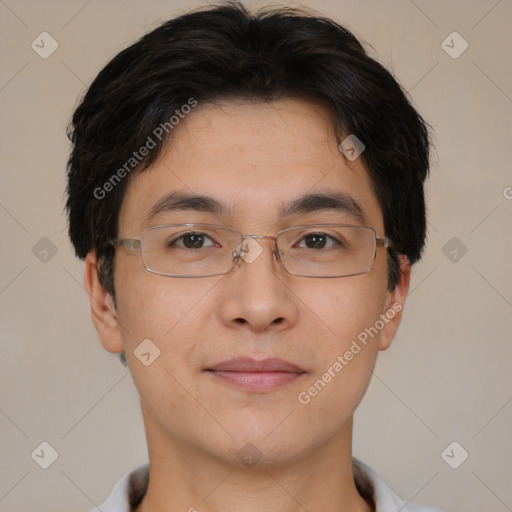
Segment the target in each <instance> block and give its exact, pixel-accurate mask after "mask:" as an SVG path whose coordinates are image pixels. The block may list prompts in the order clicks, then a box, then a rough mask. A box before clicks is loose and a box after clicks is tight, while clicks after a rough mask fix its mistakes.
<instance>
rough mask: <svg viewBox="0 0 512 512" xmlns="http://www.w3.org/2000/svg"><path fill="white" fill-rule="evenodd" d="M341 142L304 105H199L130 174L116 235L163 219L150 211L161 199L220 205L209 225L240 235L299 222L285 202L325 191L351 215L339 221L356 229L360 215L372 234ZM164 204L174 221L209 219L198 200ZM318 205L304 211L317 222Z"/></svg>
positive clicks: (362, 186)
mask: <svg viewBox="0 0 512 512" xmlns="http://www.w3.org/2000/svg"><path fill="white" fill-rule="evenodd" d="M345 136H346V134H342V133H337V132H336V129H335V125H334V122H333V119H332V115H331V113H330V112H329V111H328V110H327V109H326V108H325V107H323V106H322V105H319V104H317V103H313V102H306V101H304V100H297V99H283V100H279V101H275V102H272V103H256V102H250V103H235V102H224V103H221V104H211V103H207V104H204V105H201V104H199V105H198V106H197V107H196V108H195V109H194V110H192V111H191V113H190V114H188V115H187V116H186V117H184V118H183V119H181V120H180V122H179V124H178V125H177V126H175V127H174V129H173V131H172V133H171V137H170V138H169V140H168V141H167V142H166V143H165V145H164V146H163V148H162V152H161V155H160V156H159V158H158V159H157V161H156V162H155V163H154V164H153V165H152V166H151V167H150V168H149V169H147V170H145V171H143V172H140V173H137V174H134V175H132V176H131V177H130V182H129V183H128V186H127V189H126V192H125V197H124V199H123V204H122V208H121V212H120V219H119V220H120V222H119V227H120V230H119V231H120V233H126V232H128V231H129V232H130V233H131V234H132V235H133V234H137V233H140V231H141V230H142V229H144V228H145V227H148V225H156V224H157V223H162V222H163V221H165V218H166V216H165V212H163V211H160V212H159V213H158V214H156V215H153V216H151V213H152V212H153V213H154V211H155V209H158V205H160V207H161V206H162V204H164V203H166V196H169V194H171V196H172V195H173V194H174V196H175V198H176V197H177V196H181V197H184V196H185V195H188V196H196V199H197V198H200V197H203V198H212V199H214V200H215V201H214V202H216V203H218V205H217V206H220V208H216V210H215V211H214V212H213V211H212V212H211V216H212V219H211V220H213V217H214V218H215V219H216V220H217V221H218V222H221V223H230V224H231V225H232V226H233V227H239V228H241V229H249V230H255V229H260V230H266V229H269V228H270V227H274V226H276V225H278V224H280V223H283V222H287V221H288V220H292V219H293V218H297V219H298V218H301V219H304V216H305V215H307V214H308V208H306V209H304V208H303V209H302V210H301V209H300V208H299V209H297V208H295V209H294V208H293V202H294V201H295V202H296V200H297V199H298V198H301V197H302V198H304V196H306V195H315V196H317V195H331V196H332V197H335V196H336V198H337V199H339V198H340V197H341V199H342V202H343V201H345V203H347V204H348V203H353V205H354V204H355V206H356V208H355V209H357V207H359V209H360V210H361V213H362V215H361V216H359V217H358V218H357V215H355V216H352V219H350V218H349V217H348V216H347V221H348V220H354V221H358V223H361V219H362V217H364V219H365V220H366V223H367V225H371V226H373V227H375V228H376V229H378V230H379V231H382V224H383V223H382V213H381V209H380V207H379V205H378V201H377V199H376V196H375V194H374V192H373V189H372V186H371V183H370V179H369V176H368V173H367V170H366V169H365V167H364V165H363V163H362V160H361V159H360V158H358V159H356V160H354V161H352V162H350V161H348V160H346V159H345V157H344V156H343V155H342V153H341V151H340V150H339V148H338V146H339V143H340V141H341V140H343V138H344V137H345ZM313 202H314V201H313ZM328 202H329V201H327V203H328ZM335 202H336V200H334V203H335ZM334 203H333V202H332V201H331V204H334ZM167 204H168V205H169V204H172V205H173V208H174V210H173V211H174V213H176V212H181V215H182V216H181V217H180V218H181V219H182V220H180V222H181V221H183V222H187V221H190V222H198V221H200V220H203V221H205V220H210V219H205V215H206V213H205V212H206V210H207V208H206V209H205V208H203V207H202V206H201V200H196V201H195V203H194V202H193V201H192V202H189V203H188V204H187V203H186V201H185V202H183V201H182V202H181V203H180V202H179V201H177V202H176V201H174V202H173V201H172V200H171V201H170V202H168V203H167ZM194 204H195V205H196V207H197V208H194V207H193V206H194ZM318 204H319V203H318ZM318 204H317V208H316V209H315V208H310V211H309V214H311V213H312V212H313V213H315V215H316V217H317V218H319V217H318V215H319V213H320V212H318V211H317V210H319V209H321V208H319V207H318ZM177 205H178V206H177ZM164 206H165V205H164ZM329 208H330V207H329ZM329 208H326V211H327V210H329ZM164 209H165V208H161V210H164ZM340 211H341V210H340ZM301 212H302V213H301ZM200 213H201V216H200V217H198V215H199V214H200ZM167 218H168V217H167ZM184 219H186V220H184ZM189 219H190V220H189ZM341 220H342V217H340V221H341ZM157 221H160V222H157Z"/></svg>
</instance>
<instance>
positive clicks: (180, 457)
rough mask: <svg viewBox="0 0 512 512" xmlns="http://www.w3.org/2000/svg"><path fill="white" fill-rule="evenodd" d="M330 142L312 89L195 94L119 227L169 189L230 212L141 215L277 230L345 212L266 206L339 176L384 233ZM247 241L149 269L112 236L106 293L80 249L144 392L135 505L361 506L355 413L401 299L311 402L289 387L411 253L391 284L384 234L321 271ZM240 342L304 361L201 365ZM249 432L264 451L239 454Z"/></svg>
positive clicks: (340, 185) (382, 291)
mask: <svg viewBox="0 0 512 512" xmlns="http://www.w3.org/2000/svg"><path fill="white" fill-rule="evenodd" d="M339 142H340V139H339V136H338V137H337V136H336V135H335V131H334V130H333V127H332V121H331V119H330V114H329V112H328V111H327V110H326V109H325V108H324V107H322V106H320V105H317V104H314V103H312V102H306V101H304V100H299V99H282V100H279V101H276V102H274V103H271V104H268V103H267V104H257V103H246V104H240V103H237V104H235V103H224V104H222V105H212V104H203V105H201V104H200V105H198V106H197V107H196V108H195V109H194V110H193V111H192V112H191V113H190V114H189V115H187V116H186V118H185V119H183V120H181V121H180V124H179V125H178V126H177V127H176V128H175V129H174V130H173V132H172V139H170V141H168V142H167V143H166V146H165V147H164V151H163V152H162V154H161V156H160V157H159V159H158V161H157V162H156V163H155V164H154V165H153V166H152V167H151V168H150V169H148V170H147V171H144V172H142V173H140V174H135V175H133V176H132V177H131V178H130V182H129V184H128V187H127V191H126V195H125V197H124V200H123V204H122V208H121V212H120V218H119V221H120V222H119V235H120V236H121V237H130V238H138V237H139V236H140V233H141V231H142V230H143V229H144V228H145V227H147V225H145V224H144V223H143V218H144V216H145V215H146V214H147V213H148V211H149V210H150V208H151V206H152V205H153V204H154V203H155V202H156V201H157V200H158V199H159V198H161V197H162V196H163V195H164V194H165V193H168V192H170V191H173V190H179V191H185V192H194V193H201V194H205V195H210V196H213V197H215V198H216V199H219V200H222V201H224V202H226V203H228V204H229V205H230V206H231V209H232V212H231V214H230V215H226V216H218V215H212V214H206V213H202V212H196V211H179V212H172V213H164V214H161V215H160V216H159V217H157V218H155V219H153V220H152V222H151V225H159V224H165V223H171V222H179V223H181V222H183V223H186V222H206V223H214V224H224V225H227V226H230V227H234V228H236V229H238V230H239V231H241V232H242V233H244V234H263V235H275V234H276V233H277V231H279V230H280V229H284V228H286V227H291V226H293V225H301V224H303V223H327V222H339V223H354V221H353V219H352V218H351V217H349V216H347V215H342V214H340V213H338V212H334V211H323V212H319V213H314V214H307V215H299V216H294V217H290V218H286V219H281V218H279V217H278V215H277V212H278V210H279V207H280V206H281V203H282V202H283V201H288V200H292V199H295V198H297V197H298V196H300V195H302V194H304V193H310V192H317V191H325V190H334V191H339V192H343V193H346V194H349V195H350V196H352V197H353V198H354V199H356V200H357V202H358V203H359V204H360V205H361V206H362V207H363V209H364V212H365V215H366V217H367V219H368V225H369V226H372V227H373V228H374V229H375V230H376V232H377V235H378V236H380V237H382V236H384V235H385V233H384V225H383V216H382V211H381V208H380V206H379V204H378V201H377V199H376V196H375V194H374V192H373V190H372V187H371V185H370V181H369V178H368V174H367V171H366V169H365V167H364V164H363V162H362V161H361V159H360V158H358V159H356V160H355V161H352V162H349V161H347V160H346V159H345V158H344V157H343V155H342V154H341V152H340V151H339V149H338V144H339ZM258 243H260V245H261V246H262V247H263V248H264V251H263V253H262V254H261V255H260V256H259V257H258V258H257V259H256V260H255V261H253V262H252V263H247V262H246V261H243V260H241V261H240V262H239V264H238V265H237V266H236V267H235V269H234V270H233V271H232V272H231V273H229V274H226V275H222V276H213V277H203V278H193V279H183V278H170V277H164V276H159V275H155V274H152V273H150V272H148V271H146V270H145V269H144V267H143V265H142V261H141V257H140V253H139V251H130V250H127V249H125V248H120V247H118V248H116V268H115V275H114V282H115V289H116V300H117V308H114V305H113V301H112V299H111V297H110V296H109V295H108V294H107V293H106V291H105V289H104V288H103V286H102V285H101V283H100V281H99V278H98V273H97V270H96V266H97V261H96V258H95V252H94V251H91V253H90V254H89V255H88V257H87V259H86V269H85V285H86V288H87V291H88V293H89V296H90V303H91V310H92V318H93V321H94V324H95V326H96V329H97V330H98V333H99V336H100V338H101V341H102V344H103V346H104V347H105V349H106V350H108V351H110V352H113V353H119V352H121V351H123V350H124V351H125V352H126V357H127V361H128V364H129V367H130V371H131V373H132V376H133V379H134V382H135V385H136V387H137V389H138V391H139V394H140V399H141V408H142V414H143V418H144V423H145V428H146V436H147V442H148V450H149V459H150V467H151V472H150V484H149V488H148V493H147V495H146V497H145V499H144V500H143V502H142V504H141V505H140V506H139V508H138V510H137V512H148V511H150V510H151V511H153V512H155V511H164V510H183V511H186V510H189V509H191V508H195V509H197V510H198V511H201V512H203V511H204V512H210V511H216V512H217V511H219V512H220V511H222V512H232V511H235V510H236V511H239V510H244V511H246V512H252V511H258V512H260V511H261V510H272V511H283V512H284V511H286V512H294V511H302V510H304V509H307V510H308V511H310V512H314V511H322V512H334V511H336V512H342V511H351V512H354V511H358V512H362V511H365V512H368V511H370V510H371V508H370V506H369V504H368V503H367V502H366V501H364V500H363V499H362V497H361V496H360V495H359V494H358V492H357V489H356V487H355V484H354V480H353V474H352V465H351V457H352V418H353V413H354V410H355V409H356V407H357V405H358V404H359V402H360V401H361V399H362V397H363V395H364V393H365V391H366V389H367V386H368V384H369V381H370V377H371V371H372V370H373V368H374V365H375V362H376V358H377V354H378V351H379V350H385V349H386V348H388V347H389V345H390V343H391V341H392V339H393V337H394V335H395V332H396V330H397V328H398V326H399V323H400V320H401V312H398V313H397V314H396V315H395V316H394V318H393V319H392V320H390V321H389V322H388V323H386V324H385V326H384V328H383V329H382V330H381V331H380V332H379V335H378V336H375V337H374V338H373V339H372V340H371V341H370V342H369V343H368V344H367V346H366V347H364V348H363V349H362V350H361V352H359V353H358V354H357V355H356V356H354V358H353V359H352V360H351V361H350V362H349V363H348V364H347V365H346V366H345V367H344V369H343V371H341V372H340V373H339V374H337V376H336V377H335V378H334V379H332V381H331V382H330V383H329V384H328V385H327V386H326V387H325V388H324V389H323V390H322V391H321V392H320V393H318V395H317V396H316V397H314V398H312V400H311V402H310V403H309V404H307V405H303V404H301V403H299V401H298V399H297V396H298V394H299V393H300V392H301V391H305V390H307V389H308V388H309V387H310V386H311V385H312V384H313V383H314V382H315V381H317V380H318V379H319V378H321V377H322V375H323V374H324V373H325V372H326V371H327V369H328V368H329V367H330V366H332V364H333V362H334V361H336V359H337V357H338V355H342V354H344V353H345V352H346V351H347V350H348V349H349V347H350V345H351V342H352V340H354V339H356V337H357V335H358V334H359V333H360V332H362V331H363V330H364V329H365V328H366V327H370V326H372V325H374V324H375V322H376V320H378V318H379V315H380V314H382V313H384V312H385V311H386V310H387V309H389V308H391V307H392V305H393V304H397V303H398V304H400V305H403V303H404V300H405V297H406V294H407V290H408V286H409V275H410V265H409V262H408V260H407V258H406V257H401V269H402V277H401V279H400V282H399V283H398V285H397V286H396V288H395V289H394V290H393V291H391V292H390V291H388V290H387V268H386V249H385V248H383V247H382V246H379V248H378V249H377V256H376V262H375V266H374V268H373V269H372V270H371V271H370V272H368V273H365V274H361V275H357V276H351V277H343V278H333V279H319V278H304V277H297V276H292V275H289V274H287V273H286V272H285V271H284V270H283V269H282V267H281V266H280V264H279V262H278V261H277V260H276V259H275V257H274V255H273V247H274V245H273V242H272V241H271V240H260V241H259V242H258ZM147 338H149V339H150V340H152V341H153V343H155V345H157V346H158V347H159V349H160V351H161V354H160V357H158V359H156V360H155V362H154V363H152V364H151V365H150V366H144V365H143V364H141V363H140V361H139V360H137V359H136V357H135V356H134V350H135V348H136V347H137V345H138V344H139V343H140V342H141V341H142V340H144V339H147ZM239 356H247V357H252V358H254V359H258V360H261V359H265V358H267V357H279V358H282V359H284V360H287V361H290V362H292V363H293V364H295V365H297V366H299V367H301V368H302V369H304V370H305V371H306V373H305V374H303V375H302V376H301V377H300V378H299V379H297V380H295V381H293V382H291V383H289V384H286V385H285V386H282V387H280V388H278V389H277V390H274V391H270V392H258V393H255V392H249V391H245V390H242V389H240V388H237V387H234V386H232V385H230V384H226V383H225V382H223V381H220V380H219V379H217V378H215V377H213V376H212V374H211V373H210V372H206V371H204V369H205V368H207V367H209V366H210V367H211V366H213V365H214V364H216V363H219V362H221V361H225V360H228V359H232V358H234V357H239ZM248 442H250V443H252V444H253V445H254V446H256V447H257V449H258V450H259V452H260V453H261V459H260V460H259V461H258V462H257V463H256V464H255V465H254V466H252V467H251V468H249V467H246V466H244V465H243V464H241V462H240V460H239V458H238V457H237V452H238V451H239V450H240V449H241V448H242V447H243V446H244V445H245V444H246V443H248Z"/></svg>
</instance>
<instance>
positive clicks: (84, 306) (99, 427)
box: [0, 0, 512, 512]
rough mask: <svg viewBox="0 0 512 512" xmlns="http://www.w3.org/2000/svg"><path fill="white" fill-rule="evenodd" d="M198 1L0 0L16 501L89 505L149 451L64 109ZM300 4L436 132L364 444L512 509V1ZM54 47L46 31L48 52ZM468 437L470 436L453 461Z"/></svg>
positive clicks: (0, 362) (10, 473) (5, 339)
mask: <svg viewBox="0 0 512 512" xmlns="http://www.w3.org/2000/svg"><path fill="white" fill-rule="evenodd" d="M201 5H204V4H203V3H202V2H196V1H193V2H188V1H183V0H182V1H178V0H173V1H157V0H153V1H147V2H142V1H135V0H130V1H124V2H121V1H108V2H100V1H98V0H92V1H89V2H87V1H83V0H77V1H64V0H53V1H45V2H36V1H23V0H18V1H14V0H0V27H1V33H2V38H3V44H2V49H1V50H0V52H1V53H0V55H1V66H0V118H1V120H2V122H1V127H0V130H1V131H0V145H1V155H2V158H1V176H2V186H1V187H0V226H1V230H2V231H1V232H2V241H3V243H1V244H0V254H1V266H0V335H1V342H2V345H1V347H2V357H1V358H0V375H1V383H0V431H1V469H0V471H1V473H0V510H1V511H9V512H15V511H23V512H26V511H29V510H38V511H40V512H43V511H52V512H59V511H69V510H83V511H85V510H88V509H89V508H91V507H92V506H93V504H95V503H96V504H97V503H101V502H102V501H103V500H104V499H105V498H106V496H107V495H108V493H109V492H110V490H111V488H112V486H113V484H114V483H115V482H116V481H117V480H118V479H119V478H120V477H121V475H122V474H124V473H125V472H126V471H128V470H129V469H130V468H131V467H133V466H134V465H136V464H139V463H141V462H144V461H145V460H146V456H147V455H146V447H145V440H144V431H143V425H142V420H141V416H140V412H139V404H138V397H137V394H136V391H135V389H134V386H133V384H132V381H131V378H130V376H129V374H128V373H127V369H126V368H125V367H123V366H122V365H121V364H120V362H119V360H118V359H117V357H116V356H114V355H111V354H108V353H107V352H105V351H104V350H103V348H102V347H101V345H100V342H99V339H98V337H97V334H96V332H95V330H94V327H93V325H92V322H91V319H90V313H89V304H88V299H87V295H86V293H85V290H84V288H83V284H82V282H83V264H82V263H81V262H80V261H78V260H77V259H75V258H74V255H73V252H72V249H71V246H70V243H69V242H68V239H67V235H66V218H65V215H64V213H63V205H64V197H65V196H64V187H65V163H66V158H67V155H68V151H69V144H68V142H67V139H66V137H65V127H66V124H67V122H68V120H69V118H70V116H71V113H72V110H73V107H74V106H75V105H76V104H77V100H78V98H79V96H80V95H81V94H82V93H83V91H84V90H85V88H86V86H87V85H88V84H89V83H90V82H91V81H92V79H93V78H94V77H95V76H96V74H97V73H98V72H99V70H100V69H101V68H102V67H103V66H104V65H105V64H106V62H107V60H108V59H110V58H111V57H113V56H114V55H115V54H116V53H117V52H119V51H120V50H121V49H122V48H124V47H125V46H126V45H128V44H129V43H130V42H133V41H134V40H135V39H136V38H137V37H139V36H140V35H142V34H143V33H145V32H146V31H148V30H150V29H151V28H154V27H156V26H157V25H158V23H159V22H160V21H163V20H165V19H167V18H169V17H171V16H174V15H176V14H179V13H182V12H183V11H185V10H188V9H190V8H193V7H197V6H201ZM249 5H252V6H253V7H254V6H258V5H263V3H262V2H261V3H257V2H252V3H250V4H249ZM290 5H297V4H290ZM303 5H306V6H309V7H311V8H313V9H315V10H317V11H320V12H321V13H322V14H325V15H328V16H331V17H333V18H334V19H336V20H337V21H339V22H341V23H343V24H345V25H346V26H347V27H348V28H349V29H351V30H353V31H354V32H355V34H356V35H357V36H359V37H360V38H362V39H363V40H365V41H367V42H368V43H369V44H370V45H372V47H373V48H374V50H372V49H370V51H371V52H372V55H374V56H377V58H378V59H379V60H380V61H381V62H382V63H383V64H384V65H386V66H387V67H388V68H390V69H392V70H393V71H394V73H395V74H396V76H397V77H398V79H399V81H400V83H401V84H402V85H403V86H404V88H405V89H407V90H408V91H409V92H410V94H411V96H412V98H413V100H414V104H415V106H416V107H417V108H418V109H419V111H420V112H421V113H422V115H423V116H424V117H425V118H426V120H427V121H429V122H430V124H431V125H432V127H433V129H434V133H435V140H434V142H435V145H436V148H437V150H436V152H434V154H433V158H432V169H431V179H430V180H429V182H428V185H427V196H428V212H429V233H428V246H427V250H426V253H425V257H424V259H423V261H421V262H420V263H419V264H418V265H416V266H415V267H414V269H413V274H412V284H411V291H410V293H409V298H408V300H407V302H406V307H405V317H404V322H403V324H402V326H401V328H400V330H399V333H398V336H397V337H396V339H395V341H394V343H393V345H392V346H391V348H390V349H389V350H388V351H386V352H382V353H380V356H379V360H378V363H377V367H376V370H375V375H374V378H373V381H372V384H371V385H370V388H369V390H368V393H367V395H366V397H365V399H364V400H363V403H362V405H361V406H360V408H359V409H358V411H357V413H356V418H355V432H356V433H355V438H354V454H355V455H356V456H357V457H359V458H360V459H362V460H363V461H365V462H366V463H368V464H370V465H371V466H372V467H373V468H374V469H375V470H377V471H378V472H379V473H380V475H381V476H382V478H383V479H384V480H385V481H386V482H387V483H388V484H389V485H390V486H391V487H392V488H393V489H394V490H395V491H396V492H397V493H398V494H400V495H401V496H402V497H403V498H404V499H407V500H412V501H416V502H419V503H424V504H428V505H432V506H437V507H441V508H443V509H444V510H446V511H455V510H460V511H465V512H473V511H474V512H476V511H484V510H485V511H496V512H502V511H503V512H504V511H506V510H512V487H511V485H510V475H511V474H512V448H511V443H510V431H511V428H510V427H511V423H512V422H511V420H512V404H511V401H512V386H511V379H510V362H511V355H512V344H511V343H510V342H511V334H510V333H511V326H512V322H511V312H512V309H511V308H512V273H511V271H510V268H511V266H510V261H511V260H512V243H511V240H510V232H511V229H510V225H511V218H512V173H511V172H510V161H511V156H512V155H511V149H510V148H511V138H512V137H511V135H512V133H511V127H512V122H511V113H512V72H511V67H512V65H511V51H512V42H511V31H510V25H511V22H512V2H511V0H501V1H496V0H480V1H475V0H473V1H462V0H457V1H449V2H448V1H442V0H436V1H433V0H432V1H420V0H416V1H415V2H413V1H412V0H393V1H391V0H390V1H377V0H365V1H356V0H340V1H332V0H331V1H329V0H310V1H306V2H304V3H303ZM43 31H46V32H48V33H49V34H51V36H52V37H53V38H54V39H55V40H56V41H57V43H58V48H57V50H56V51H55V52H54V53H53V54H51V55H50V56H49V57H48V58H46V59H43V58H41V57H40V56H39V54H38V53H36V51H34V50H33V49H32V47H31V43H32V41H35V42H36V43H37V44H39V46H40V47H41V46H43V44H42V43H41V37H39V34H41V32H43ZM454 31H456V32H458V33H459V34H460V35H461V36H462V38H464V40H465V41H467V43H468V45H469V46H468V48H467V50H466V51H465V52H463V53H462V54H461V55H459V56H458V57H457V58H453V57H452V56H450V55H449V54H448V53H447V51H446V50H448V51H449V52H451V53H452V54H455V53H458V52H459V51H460V50H461V49H462V48H463V46H462V44H463V41H462V40H461V39H457V36H455V39H454V37H453V36H451V37H448V36H449V35H450V34H451V33H452V32H454ZM45 37H46V36H45ZM447 37H448V39H447ZM445 40H446V42H445V43H444V44H442V43H443V41H445ZM450 47H452V48H450ZM49 48H50V46H49V40H48V39H45V43H44V49H43V48H39V51H43V50H44V51H48V49H49ZM374 52H375V53H374ZM44 237H46V238H47V239H49V241H51V243H50V242H49V241H48V240H46V239H44ZM453 237H456V239H455V240H452V238H453ZM41 239H43V240H42V241H41ZM450 240H452V241H450ZM447 244H448V245H447ZM45 250H46V251H48V252H47V253H45V252H44V251H45ZM465 250H467V252H466V253H464V251H465ZM55 251H56V253H55V254H53V252H55ZM454 251H455V252H454ZM43 441H46V442H48V443H49V444H50V445H51V446H52V447H53V448H54V449H55V450H56V451H57V452H58V458H57V459H56V460H55V462H54V463H53V464H52V465H51V466H50V467H49V468H48V469H42V468H41V467H40V466H39V464H38V463H36V460H37V461H38V462H39V463H42V459H44V458H45V457H46V458H47V460H48V457H49V451H48V449H46V452H45V455H44V457H43V456H40V457H39V458H38V457H37V455H34V456H33V457H31V454H32V453H33V452H34V450H35V452H34V453H35V454H37V453H39V454H40V455H41V451H40V450H41V448H38V447H39V445H40V443H41V442H43ZM453 441H456V442H457V443H459V445H460V447H462V448H460V447H459V446H456V447H455V448H454V449H453V451H451V450H448V457H447V456H446V455H445V456H444V459H443V457H442V456H441V454H442V453H443V452H444V450H445V448H446V447H447V446H448V445H449V444H450V443H452V442H453ZM462 449H464V450H466V451H467V452H468V453H469V457H468V459H467V460H466V461H465V462H463V463H462V464H461V465H460V466H459V467H458V468H457V469H452V468H451V467H450V466H449V465H448V464H447V462H445V461H446V460H449V461H450V462H451V463H452V465H457V464H459V463H460V461H461V460H462V454H463V452H462ZM43 451H44V447H43Z"/></svg>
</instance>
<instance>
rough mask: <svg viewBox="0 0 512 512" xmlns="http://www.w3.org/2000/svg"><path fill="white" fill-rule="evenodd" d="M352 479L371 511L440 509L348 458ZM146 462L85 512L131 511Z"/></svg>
mask: <svg viewBox="0 0 512 512" xmlns="http://www.w3.org/2000/svg"><path fill="white" fill-rule="evenodd" d="M352 468H353V472H354V480H355V483H356V486H357V488H358V490H359V492H360V493H361V495H362V496H363V497H364V498H365V499H367V496H368V497H370V499H371V497H373V501H374V502H375V512H441V511H440V510H438V509H434V508H430V507H423V506H421V505H415V504H414V503H407V502H405V501H403V500H402V499H400V498H399V497H398V496H397V495H396V494H395V493H394V492H393V491H392V490H391V489H390V488H389V487H388V486H387V485H386V484H385V483H384V481H383V480H381V478H380V477H379V475H378V474H377V473H376V472H375V471H374V470H373V469H372V468H370V466H367V465H366V464H365V463H364V462H361V461H360V460H358V459H356V458H355V457H353V458H352ZM148 474H149V465H148V464H142V465H140V466H137V467H136V468H135V469H133V470H131V471H129V472H128V473H126V474H125V475H124V476H123V477H122V478H121V480H119V482H117V484H116V485H115V486H114V488H113V490H112V493H111V494H110V496H109V497H108V499H107V501H105V503H103V504H102V505H100V506H99V507H96V508H94V509H92V510H90V511H89V512H131V508H130V495H131V496H137V495H139V496H140V494H141V493H143V492H145V488H146V486H147V481H148Z"/></svg>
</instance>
